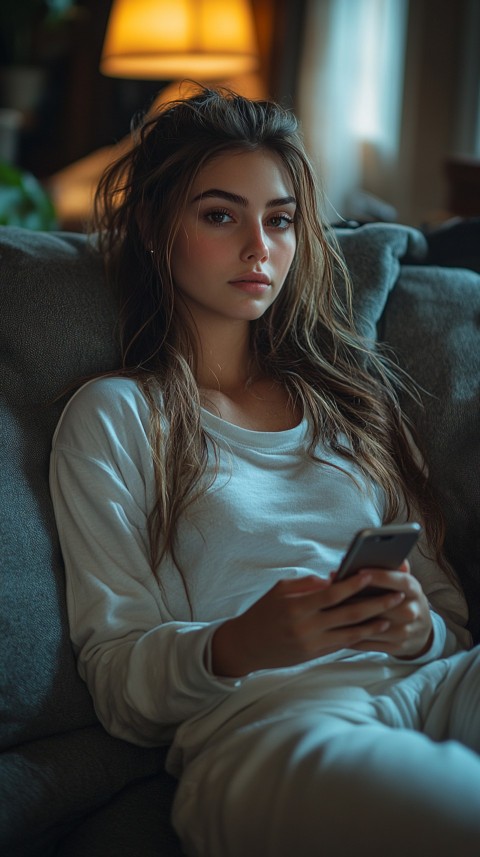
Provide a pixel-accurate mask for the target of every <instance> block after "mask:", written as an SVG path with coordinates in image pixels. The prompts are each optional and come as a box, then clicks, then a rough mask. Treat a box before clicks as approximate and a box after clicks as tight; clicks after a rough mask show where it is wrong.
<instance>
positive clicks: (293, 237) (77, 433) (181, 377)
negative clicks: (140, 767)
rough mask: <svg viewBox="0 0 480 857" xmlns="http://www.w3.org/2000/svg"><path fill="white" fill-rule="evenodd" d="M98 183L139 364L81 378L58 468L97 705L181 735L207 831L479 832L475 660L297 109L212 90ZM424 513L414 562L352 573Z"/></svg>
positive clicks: (479, 680)
mask: <svg viewBox="0 0 480 857" xmlns="http://www.w3.org/2000/svg"><path fill="white" fill-rule="evenodd" d="M97 202H98V218H97V226H98V229H99V233H100V241H101V248H102V251H103V253H104V254H105V260H106V264H107V272H108V276H109V279H110V281H111V283H112V285H113V286H114V288H115V290H116V294H117V297H118V305H119V316H120V333H121V342H122V349H123V367H122V369H121V370H120V371H119V372H118V373H117V374H116V375H113V376H110V377H106V378H101V379H97V380H95V381H93V382H89V383H88V384H86V385H84V386H83V387H82V388H81V389H80V390H79V391H78V392H77V393H76V394H75V395H74V396H73V397H72V399H71V400H70V402H69V404H68V406H67V408H66V410H65V412H64V414H63V416H62V419H61V421H60V423H59V426H58V428H57V431H56V434H55V438H54V444H53V453H52V465H51V486H52V496H53V501H54V505H55V510H56V516H57V521H58V529H59V533H60V539H61V544H62V550H63V554H64V558H65V566H66V574H67V588H68V607H69V616H70V625H71V635H72V641H73V644H74V647H75V650H76V652H77V655H78V665H79V670H80V674H81V675H82V677H83V678H84V679H85V681H86V682H87V684H88V687H89V690H90V692H91V694H92V696H93V699H94V702H95V706H96V710H97V713H98V716H99V718H100V719H101V721H102V722H103V723H104V725H105V727H106V729H107V730H109V731H110V732H111V733H112V734H114V735H117V736H120V737H122V738H124V739H126V740H127V741H132V742H135V743H138V744H142V745H150V746H152V745H157V744H160V743H162V742H170V741H171V742H172V746H171V749H170V751H169V757H168V767H169V770H170V771H171V772H173V773H174V774H176V775H177V776H178V777H179V779H180V783H179V787H178V790H177V795H176V799H175V805H174V812H173V822H174V825H175V827H176V829H177V831H178V832H179V835H180V837H181V839H182V842H183V845H184V848H185V852H186V853H187V854H189V855H208V857H230V855H238V857H244V855H245V854H252V855H262V857H282V855H287V854H288V855H290V854H291V853H296V854H299V855H312V854H324V853H325V854H328V855H335V857H351V855H353V854H360V855H362V854H369V855H382V857H383V855H384V854H385V853H388V854H389V855H393V856H394V857H396V855H398V857H400V855H402V857H403V855H405V854H407V853H408V854H410V855H425V854H426V853H428V854H436V855H437V857H438V855H445V857H446V855H448V857H451V855H452V854H461V855H467V854H472V855H473V854H474V853H477V851H476V849H477V850H478V844H479V841H480V839H479V837H480V759H479V756H478V752H479V749H480V725H479V721H478V717H477V710H478V706H479V704H480V660H479V657H478V652H477V651H476V650H471V651H465V649H468V646H469V635H468V633H467V632H466V631H465V629H464V624H465V620H466V616H465V603H464V600H463V598H462V596H461V595H460V592H459V589H458V587H457V586H456V585H455V582H454V581H453V579H452V575H451V572H450V571H449V570H448V568H447V567H446V565H445V562H444V561H443V559H442V556H441V526H440V525H439V522H438V516H437V515H436V513H435V508H434V504H433V501H432V499H431V497H430V495H429V492H428V483H427V481H426V478H425V475H424V473H423V469H422V467H421V465H420V464H419V463H418V461H419V459H418V455H417V453H416V452H415V451H414V450H413V446H412V441H411V438H410V435H409V433H408V432H407V429H406V428H405V425H404V421H403V420H402V415H401V412H400V408H399V405H398V400H397V395H396V392H395V384H394V374H393V372H392V370H391V368H390V366H389V364H388V362H387V361H386V360H383V359H382V358H381V357H380V356H379V355H378V353H376V352H373V351H371V350H370V349H369V348H368V347H367V345H366V344H365V343H364V342H362V340H361V339H360V338H359V336H358V335H357V334H356V332H355V329H354V325H353V321H352V313H351V308H350V286H349V281H348V275H347V273H346V271H345V269H344V266H343V264H342V261H341V258H340V256H339V255H338V253H337V252H336V250H335V242H334V240H333V237H332V236H331V235H328V234H327V232H326V230H325V229H324V228H323V226H322V223H321V219H320V216H319V213H318V210H317V189H316V186H315V181H314V176H313V172H312V169H311V167H310V166H309V163H308V160H307V158H306V155H305V152H304V149H303V146H302V143H301V140H300V137H299V135H298V132H297V129H296V122H295V119H294V117H293V116H292V115H291V114H289V113H287V112H285V111H283V110H282V109H281V108H280V107H278V106H276V105H274V104H271V103H267V102H251V101H248V100H246V99H244V98H241V97H239V96H237V95H234V94H232V93H222V92H213V91H209V90H199V91H198V92H197V93H196V94H194V95H192V96H191V97H189V98H187V99H186V100H185V101H180V102H176V103H173V104H170V105H167V106H166V107H165V108H164V109H162V110H161V112H159V113H158V115H156V116H155V117H154V118H153V119H151V120H149V121H148V122H147V123H146V124H145V125H144V126H143V127H141V128H140V130H139V131H138V132H137V136H136V139H135V142H134V145H133V147H132V149H131V151H130V152H129V153H128V154H126V155H125V156H124V157H123V158H122V159H121V160H120V161H119V162H117V163H116V164H114V165H113V166H112V167H111V168H110V169H109V170H108V171H107V173H106V174H105V176H104V178H103V180H102V183H101V185H100V188H99V193H98V200H97ZM336 283H337V286H338V284H339V283H341V287H342V292H343V299H342V300H341V299H340V297H339V294H338V293H337V288H336ZM413 519H418V520H420V522H421V524H422V525H423V528H424V533H425V538H424V541H423V545H422V546H421V547H420V548H419V549H416V550H415V551H414V552H413V553H412V555H411V565H410V566H409V565H408V564H404V565H402V566H401V567H400V568H398V569H396V570H393V571H391V570H390V571H389V570H386V569H365V570H363V571H361V572H360V573H358V574H356V575H354V576H353V577H351V578H349V579H347V580H344V581H338V580H335V575H332V574H331V572H332V570H335V569H337V568H338V566H339V563H340V560H341V558H342V555H343V553H344V551H345V550H346V548H347V546H348V543H349V542H350V540H351V538H352V536H353V535H354V533H355V532H356V531H357V530H359V529H361V528H364V527H370V526H379V525H380V524H382V523H385V522H403V521H407V520H413ZM372 584H374V585H375V586H376V587H378V588H379V589H380V590H381V594H376V595H371V594H369V593H368V592H367V591H366V589H367V587H368V586H371V585H372ZM362 592H363V597H362V596H361V593H362ZM352 596H360V597H359V598H356V599H352Z"/></svg>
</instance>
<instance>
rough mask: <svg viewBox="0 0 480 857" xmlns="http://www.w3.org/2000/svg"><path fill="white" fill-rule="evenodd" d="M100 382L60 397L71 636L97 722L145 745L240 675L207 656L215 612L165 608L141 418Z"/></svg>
mask: <svg viewBox="0 0 480 857" xmlns="http://www.w3.org/2000/svg"><path fill="white" fill-rule="evenodd" d="M100 392H104V390H103V391H102V390H99V389H93V390H92V391H89V392H84V393H81V395H80V397H78V394H77V397H76V401H75V402H73V403H72V404H71V405H70V406H67V410H66V412H64V416H63V418H62V421H61V424H60V425H59V427H58V428H57V432H56V434H55V437H54V444H53V450H52V455H51V465H50V486H51V494H52V501H53V505H54V510H55V516H56V521H57V527H58V532H59V538H60V544H61V548H62V553H63V558H64V563H65V571H66V586H67V606H68V614H69V623H70V632H71V639H72V642H73V646H74V649H75V652H76V654H77V657H78V668H79V672H80V675H81V676H82V678H83V679H84V680H85V681H86V683H87V686H88V688H89V690H90V693H91V695H92V697H93V700H94V705H95V709H96V712H97V715H98V717H99V719H100V721H101V722H102V723H103V725H104V726H105V728H106V729H107V730H108V731H109V732H110V733H111V734H113V735H116V736H118V737H121V738H124V739H126V740H129V741H131V742H133V743H137V744H141V745H144V746H152V745H157V744H160V743H162V742H166V741H169V740H171V738H172V736H173V734H174V731H175V728H176V726H177V725H178V724H179V723H180V722H183V721H184V720H185V719H187V718H189V717H191V716H192V715H195V714H197V713H198V712H199V711H205V710H206V709H208V708H209V706H211V705H214V704H216V703H218V701H219V700H220V699H223V698H224V697H225V695H227V694H229V693H231V692H232V691H233V690H234V688H235V686H236V685H237V684H238V682H236V681H233V680H228V679H219V678H216V677H215V676H213V675H212V674H211V673H210V672H209V671H208V669H207V666H206V660H207V653H208V648H209V643H210V640H211V637H212V635H213V633H214V631H215V628H216V627H217V626H218V625H219V624H220V622H206V623H203V622H193V621H184V622H179V621H174V620H173V619H172V617H171V616H170V615H169V611H168V606H167V605H166V604H165V601H164V598H163V597H162V591H161V582H160V584H159V583H158V582H157V580H156V578H155V577H154V575H153V573H152V570H151V568H150V562H149V548H148V531H147V502H146V481H145V476H144V475H143V474H142V468H141V458H142V455H145V456H147V455H148V456H150V451H149V445H148V441H147V438H146V435H145V425H144V421H143V420H142V419H141V418H140V415H138V414H137V412H136V407H133V406H131V403H129V402H128V401H127V402H126V401H125V400H124V401H122V400H121V397H119V401H118V402H115V403H114V404H112V403H110V407H109V405H108V396H107V397H105V396H104V395H102V396H101V397H100V396H99V393H100ZM137 395H139V394H137ZM100 398H101V404H100ZM127 399H128V397H127ZM92 400H93V401H92ZM112 409H117V411H116V412H114V413H112ZM118 409H120V411H121V412H120V411H119V410H118ZM113 425H115V431H113V429H112V426H113ZM127 439H128V442H127ZM179 586H181V582H180V581H179ZM222 621H223V620H222Z"/></svg>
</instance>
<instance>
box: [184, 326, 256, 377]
mask: <svg viewBox="0 0 480 857" xmlns="http://www.w3.org/2000/svg"><path fill="white" fill-rule="evenodd" d="M250 357H251V354H250V335H249V327H248V325H245V324H243V323H240V324H238V325H233V324H228V325H225V326H222V325H218V326H213V327H211V328H210V329H209V330H208V331H202V336H201V338H200V344H199V350H198V366H197V383H198V386H199V387H200V388H204V389H213V390H218V391H219V392H223V393H228V392H229V391H230V390H236V389H239V388H243V387H244V386H245V383H246V381H247V380H248V378H249V377H250V373H251V365H250Z"/></svg>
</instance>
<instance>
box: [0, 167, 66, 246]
mask: <svg viewBox="0 0 480 857" xmlns="http://www.w3.org/2000/svg"><path fill="white" fill-rule="evenodd" d="M0 226H23V227H24V228H26V229H43V230H50V229H55V228H56V226H57V221H56V216H55V208H54V205H53V202H52V200H51V199H50V197H49V195H48V194H47V192H46V191H45V190H44V188H43V187H42V186H41V184H40V182H39V181H38V180H37V179H36V178H35V176H33V175H32V174H31V173H29V172H25V171H24V170H20V169H18V167H14V166H12V165H11V164H7V163H5V162H4V161H0Z"/></svg>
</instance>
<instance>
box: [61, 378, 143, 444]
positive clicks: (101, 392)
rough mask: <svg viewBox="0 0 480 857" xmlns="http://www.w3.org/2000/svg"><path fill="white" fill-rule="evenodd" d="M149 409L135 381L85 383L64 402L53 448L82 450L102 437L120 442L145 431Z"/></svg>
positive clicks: (100, 379)
mask: <svg viewBox="0 0 480 857" xmlns="http://www.w3.org/2000/svg"><path fill="white" fill-rule="evenodd" d="M149 414H150V411H149V405H148V402H147V400H146V398H145V395H144V393H143V392H142V390H141V387H140V385H139V384H138V382H137V381H136V379H134V378H125V377H121V376H104V377H101V378H95V379H93V380H91V381H87V382H86V383H85V384H83V385H82V386H81V387H79V389H78V390H77V391H76V392H75V393H74V394H73V395H72V396H71V398H70V399H69V401H68V402H67V404H66V406H65V408H64V410H63V412H62V414H61V417H60V420H59V422H58V425H57V428H56V431H55V434H54V436H53V445H54V446H56V445H59V444H62V445H65V444H67V445H69V446H74V447H77V448H80V447H83V446H84V445H85V444H88V442H89V440H90V441H91V440H92V438H93V437H94V436H98V435H99V434H101V435H102V436H105V435H112V436H116V437H117V438H120V437H121V436H122V435H124V434H127V433H128V432H132V431H136V430H139V431H141V432H142V433H143V432H146V431H147V429H148V421H149Z"/></svg>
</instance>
